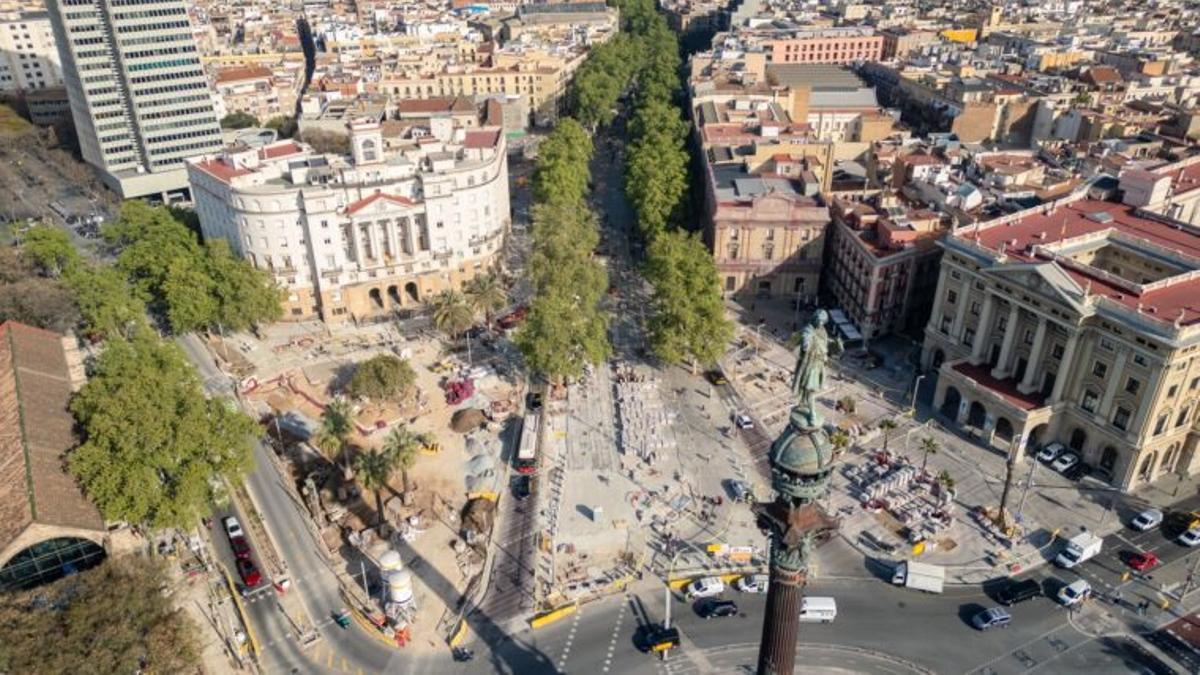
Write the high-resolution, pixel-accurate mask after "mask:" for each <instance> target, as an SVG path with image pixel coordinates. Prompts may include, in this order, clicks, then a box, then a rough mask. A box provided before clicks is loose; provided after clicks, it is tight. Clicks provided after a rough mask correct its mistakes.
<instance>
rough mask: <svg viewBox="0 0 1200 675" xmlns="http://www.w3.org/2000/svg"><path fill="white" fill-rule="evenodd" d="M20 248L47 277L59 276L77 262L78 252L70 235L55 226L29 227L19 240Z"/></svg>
mask: <svg viewBox="0 0 1200 675" xmlns="http://www.w3.org/2000/svg"><path fill="white" fill-rule="evenodd" d="M21 248H22V249H24V251H25V255H27V256H29V258H30V259H31V260H33V262H34V264H36V265H37V266H38V269H39V270H40V271H41V273H42V274H44V275H46V276H48V277H55V278H57V277H60V276H62V275H63V274H65V273H67V272H69V271H70V270H71V269H73V268H74V267H75V266H76V265H78V264H79V253H78V252H77V251H76V250H75V245H74V244H72V243H71V237H70V236H68V235H67V233H66V232H64V231H62V230H60V229H58V228H57V227H50V226H49V225H35V226H34V227H31V228H30V229H29V231H27V232H26V233H25V236H24V238H23V239H22V241H21Z"/></svg>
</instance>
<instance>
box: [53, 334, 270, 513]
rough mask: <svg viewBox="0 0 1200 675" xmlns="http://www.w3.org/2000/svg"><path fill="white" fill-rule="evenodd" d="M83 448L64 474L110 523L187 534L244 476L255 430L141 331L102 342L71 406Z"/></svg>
mask: <svg viewBox="0 0 1200 675" xmlns="http://www.w3.org/2000/svg"><path fill="white" fill-rule="evenodd" d="M71 412H72V413H74V415H75V419H76V421H77V422H78V424H79V429H80V431H81V433H82V437H83V443H82V444H81V445H79V447H77V448H75V449H74V450H72V451H71V452H70V453H69V454H68V457H67V462H68V466H69V468H70V470H71V473H72V474H74V475H75V477H76V478H77V479H78V480H79V482H80V484H81V485H82V486H83V488H84V490H85V491H86V492H87V494H88V496H89V497H90V498H91V500H92V501H93V502H94V503H95V504H96V506H98V507H99V508H100V511H101V513H103V514H104V517H105V518H106V519H108V520H124V521H128V522H132V523H138V524H145V525H150V526H153V527H180V528H190V527H193V526H194V525H195V523H196V521H197V520H198V519H199V518H200V517H202V516H204V515H207V514H208V513H209V512H210V508H211V504H212V501H213V499H214V498H215V497H216V496H217V491H218V490H219V487H218V485H219V482H218V481H216V480H214V479H222V478H223V479H226V480H228V481H233V482H236V481H238V480H241V478H242V476H244V475H245V474H246V473H247V472H248V471H249V470H250V468H251V466H252V458H251V454H250V448H251V441H252V439H253V436H254V434H255V432H256V430H257V429H256V425H255V424H254V422H253V421H252V420H251V419H250V418H249V417H247V416H246V415H244V414H242V413H241V412H237V411H236V410H235V408H234V407H233V405H232V403H231V402H229V401H228V400H226V399H219V398H213V399H209V398H206V397H205V395H204V390H203V388H202V387H201V385H200V380H199V378H198V377H197V375H196V370H195V368H194V367H192V365H191V364H190V363H189V362H188V360H187V357H186V356H185V355H184V354H183V351H182V350H181V349H180V348H179V347H178V346H176V345H175V344H173V343H169V342H163V341H161V340H159V339H158V337H157V336H156V335H154V334H153V332H151V331H150V330H148V329H142V330H139V331H137V332H136V333H135V334H134V335H133V336H132V337H131V338H130V339H128V340H126V339H110V340H109V342H108V344H107V346H106V347H105V349H104V351H103V352H101V354H100V356H99V357H98V358H97V359H96V362H95V364H94V368H93V372H92V375H91V378H90V379H89V380H88V383H87V384H86V385H84V387H83V389H81V390H80V391H79V393H78V395H76V397H75V398H74V400H73V401H72V402H71Z"/></svg>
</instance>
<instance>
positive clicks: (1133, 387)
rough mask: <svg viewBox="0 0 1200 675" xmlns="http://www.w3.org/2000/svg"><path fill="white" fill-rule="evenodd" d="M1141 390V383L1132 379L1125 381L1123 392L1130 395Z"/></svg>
mask: <svg viewBox="0 0 1200 675" xmlns="http://www.w3.org/2000/svg"><path fill="white" fill-rule="evenodd" d="M1141 388H1142V383H1141V382H1138V381H1137V380H1135V379H1133V378H1132V377H1131V378H1129V379H1128V380H1126V381H1125V391H1126V392H1128V393H1130V394H1136V393H1138V389H1141Z"/></svg>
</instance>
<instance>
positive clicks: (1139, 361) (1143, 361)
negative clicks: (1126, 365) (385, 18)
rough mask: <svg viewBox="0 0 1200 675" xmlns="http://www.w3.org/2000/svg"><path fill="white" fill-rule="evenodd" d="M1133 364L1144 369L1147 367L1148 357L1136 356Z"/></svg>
mask: <svg viewBox="0 0 1200 675" xmlns="http://www.w3.org/2000/svg"><path fill="white" fill-rule="evenodd" d="M1133 362H1134V363H1136V364H1138V365H1139V366H1143V367H1144V366H1145V365H1146V357H1145V355H1143V354H1134V355H1133Z"/></svg>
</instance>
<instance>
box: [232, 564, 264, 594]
mask: <svg viewBox="0 0 1200 675" xmlns="http://www.w3.org/2000/svg"><path fill="white" fill-rule="evenodd" d="M237 571H238V576H240V577H241V578H242V583H244V584H246V588H254V587H255V586H257V585H259V584H260V583H262V573H261V572H259V571H258V568H257V567H255V566H254V563H253V562H251V561H250V559H249V558H238V561H237Z"/></svg>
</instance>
